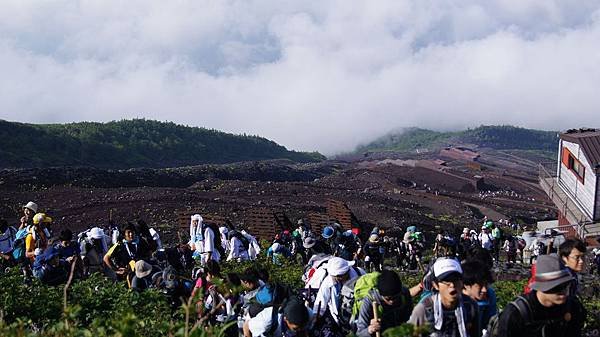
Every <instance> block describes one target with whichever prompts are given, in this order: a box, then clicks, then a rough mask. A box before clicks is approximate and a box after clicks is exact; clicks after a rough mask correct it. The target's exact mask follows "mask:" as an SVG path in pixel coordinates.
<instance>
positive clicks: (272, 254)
mask: <svg viewBox="0 0 600 337" xmlns="http://www.w3.org/2000/svg"><path fill="white" fill-rule="evenodd" d="M290 256H291V253H290V251H289V249H287V247H286V246H284V245H282V244H281V243H279V242H275V243H273V244H272V245H271V247H269V249H267V258H269V259H270V260H271V262H272V263H273V264H275V265H281V264H282V263H283V261H284V260H286V259H288V258H289V257H290Z"/></svg>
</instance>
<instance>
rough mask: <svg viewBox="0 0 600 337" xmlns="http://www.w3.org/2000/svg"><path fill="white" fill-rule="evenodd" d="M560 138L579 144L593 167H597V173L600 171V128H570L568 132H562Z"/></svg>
mask: <svg viewBox="0 0 600 337" xmlns="http://www.w3.org/2000/svg"><path fill="white" fill-rule="evenodd" d="M560 138H561V139H564V140H566V141H568V142H571V143H577V144H579V146H581V149H582V150H583V154H584V155H585V157H586V158H587V160H588V161H589V162H590V165H591V166H592V168H593V169H595V171H596V173H597V174H598V173H600V130H597V129H578V130H568V131H567V132H564V133H561V134H560Z"/></svg>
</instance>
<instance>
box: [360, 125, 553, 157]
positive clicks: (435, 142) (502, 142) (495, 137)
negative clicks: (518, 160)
mask: <svg viewBox="0 0 600 337" xmlns="http://www.w3.org/2000/svg"><path fill="white" fill-rule="evenodd" d="M557 134H558V131H542V130H535V129H526V128H522V127H516V126H512V125H481V126H479V127H477V128H473V129H471V128H469V129H467V130H463V131H451V132H440V131H432V130H428V129H421V128H417V127H411V128H405V129H402V130H400V131H398V132H390V133H388V134H386V135H384V136H381V137H379V138H377V139H375V140H373V141H372V142H370V143H368V144H364V145H361V146H358V147H357V148H356V150H355V151H354V153H364V152H378V151H379V152H385V151H395V152H412V151H417V150H424V151H436V150H439V149H441V148H444V147H447V146H456V145H466V144H471V145H476V146H478V147H488V148H492V149H496V150H507V149H515V150H536V151H543V152H555V151H557V146H558V145H557V144H558V141H557Z"/></svg>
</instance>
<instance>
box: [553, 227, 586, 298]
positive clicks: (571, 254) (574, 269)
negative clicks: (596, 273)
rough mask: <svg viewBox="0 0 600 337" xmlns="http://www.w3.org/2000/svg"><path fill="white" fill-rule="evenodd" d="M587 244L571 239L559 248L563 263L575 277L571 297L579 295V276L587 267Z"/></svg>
mask: <svg viewBox="0 0 600 337" xmlns="http://www.w3.org/2000/svg"><path fill="white" fill-rule="evenodd" d="M585 252H586V247H585V243H584V242H583V241H581V240H579V239H574V238H570V239H567V240H565V241H564V242H563V243H562V244H561V245H560V246H559V248H558V253H559V257H560V259H561V263H563V264H564V266H565V267H567V270H568V271H569V272H570V273H571V276H573V282H572V283H571V289H570V290H571V295H577V294H578V293H579V274H580V273H581V272H582V271H583V268H584V267H585Z"/></svg>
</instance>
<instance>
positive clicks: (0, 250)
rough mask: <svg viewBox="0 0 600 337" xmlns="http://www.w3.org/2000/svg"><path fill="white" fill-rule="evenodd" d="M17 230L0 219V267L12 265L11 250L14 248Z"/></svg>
mask: <svg viewBox="0 0 600 337" xmlns="http://www.w3.org/2000/svg"><path fill="white" fill-rule="evenodd" d="M16 235H17V230H16V229H15V228H14V227H13V226H9V225H8V222H7V221H6V220H4V219H0V267H1V268H2V269H4V268H6V267H9V266H12V264H13V257H12V251H13V249H14V248H15V240H16Z"/></svg>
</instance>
